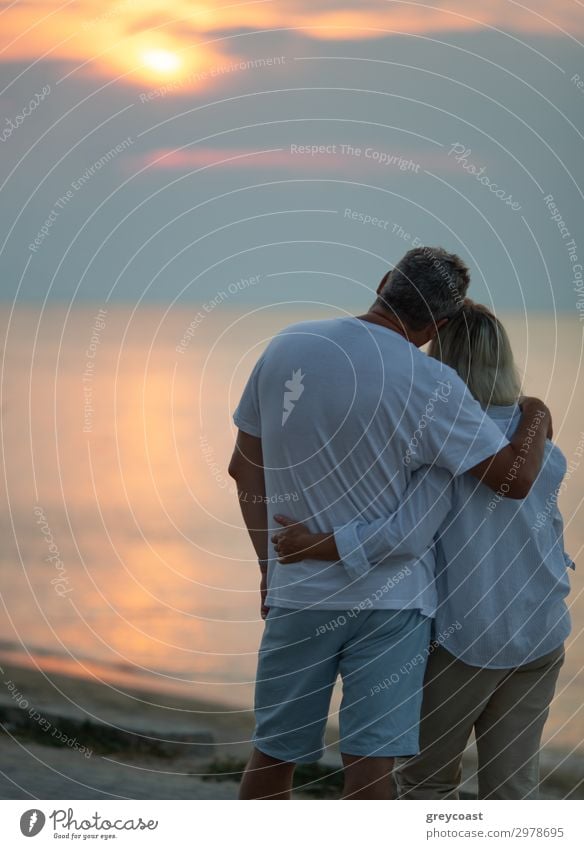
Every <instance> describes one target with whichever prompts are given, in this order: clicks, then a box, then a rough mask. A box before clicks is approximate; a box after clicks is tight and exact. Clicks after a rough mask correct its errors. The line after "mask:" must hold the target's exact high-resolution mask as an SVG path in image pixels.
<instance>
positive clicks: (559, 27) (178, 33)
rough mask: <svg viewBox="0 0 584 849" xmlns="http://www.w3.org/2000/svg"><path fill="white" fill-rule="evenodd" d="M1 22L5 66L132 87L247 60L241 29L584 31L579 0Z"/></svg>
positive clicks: (223, 6) (47, 12) (324, 0)
mask: <svg viewBox="0 0 584 849" xmlns="http://www.w3.org/2000/svg"><path fill="white" fill-rule="evenodd" d="M0 24H1V29H2V33H3V39H2V41H3V43H2V46H1V48H0V60H2V61H4V62H8V61H31V62H32V61H34V60H35V59H37V58H39V57H44V58H45V59H48V60H51V59H52V60H57V61H66V62H68V63H73V67H75V68H77V71H76V72H77V73H83V74H90V75H92V76H98V77H104V78H106V79H112V78H118V77H119V78H121V79H122V80H123V81H125V82H127V83H129V84H134V85H144V84H152V85H155V84H156V83H164V82H165V81H169V80H173V79H178V78H186V77H193V78H194V79H193V80H192V81H191V83H190V87H192V88H196V87H197V86H200V85H201V82H200V81H197V80H196V77H197V75H198V74H200V73H201V72H203V71H204V69H205V68H208V67H210V66H217V65H221V64H224V63H225V62H226V61H227V62H234V61H238V60H241V59H243V58H244V57H245V50H246V39H245V38H237V37H236V36H237V33H238V31H241V30H242V29H248V30H270V29H281V28H290V29H293V30H296V31H298V32H299V33H302V34H303V35H308V36H311V37H313V38H316V39H320V40H331V39H347V38H349V39H360V38H363V39H365V38H375V37H382V36H384V35H389V34H391V33H392V32H395V33H410V34H436V33H441V32H442V33H444V32H453V31H454V32H456V31H472V30H478V29H482V28H485V27H495V28H499V29H503V30H505V31H512V32H513V33H515V34H516V35H517V36H518V37H521V36H522V35H529V34H531V35H533V34H546V35H557V36H563V37H565V38H566V37H577V36H578V35H581V34H583V33H584V15H583V14H582V8H581V6H580V5H579V4H578V3H576V2H575V0H555V1H554V3H553V4H550V3H549V2H548V0H529V8H528V5H527V4H520V3H518V2H515V0H489V2H488V3H486V2H478V0H474V2H473V0H440V1H439V2H437V1H436V0H428V2H425V3H424V2H421V0H408V2H402V0H395V2H390V0H362V2H356V0H248V2H237V0H231V2H229V0H226V2H221V0H218V2H187V0H114V2H111V3H108V4H103V3H101V2H99V0H69V2H57V0H32V2H27V3H16V4H13V5H10V6H6V8H5V9H4V10H3V11H2V12H0ZM230 30H232V31H233V36H230V34H229V31H230ZM255 50H256V51H257V47H256V48H255Z"/></svg>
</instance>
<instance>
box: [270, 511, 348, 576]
mask: <svg viewBox="0 0 584 849" xmlns="http://www.w3.org/2000/svg"><path fill="white" fill-rule="evenodd" d="M274 519H275V520H276V522H278V524H279V525H283V526H284V529H283V530H281V531H278V533H276V534H273V536H272V542H273V544H274V547H275V549H276V554H277V555H278V563H284V564H286V563H299V562H300V561H301V560H338V559H339V553H338V551H337V546H336V543H335V538H334V535H333V534H332V533H329V534H313V533H311V532H310V531H309V530H308V528H307V527H306V525H303V524H302V522H297V521H295V519H291V518H290V517H289V516H282V515H277V516H274Z"/></svg>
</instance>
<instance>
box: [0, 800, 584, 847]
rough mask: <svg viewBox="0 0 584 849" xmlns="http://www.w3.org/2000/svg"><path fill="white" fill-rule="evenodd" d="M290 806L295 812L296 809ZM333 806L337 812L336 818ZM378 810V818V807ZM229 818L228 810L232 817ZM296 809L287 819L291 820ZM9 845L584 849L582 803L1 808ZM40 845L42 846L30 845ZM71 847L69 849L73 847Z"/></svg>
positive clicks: (23, 804)
mask: <svg viewBox="0 0 584 849" xmlns="http://www.w3.org/2000/svg"><path fill="white" fill-rule="evenodd" d="M290 805H291V806H292V807H290ZM333 807H335V808H336V810H334V811H333ZM375 807H376V808H377V811H375V810H374V808H375ZM223 809H224V810H223ZM286 810H288V813H286ZM0 814H1V821H2V832H3V835H2V838H3V839H2V845H3V846H6V847H8V849H12V847H14V846H21V845H28V846H31V845H33V846H38V847H39V848H40V847H41V846H46V845H49V844H50V845H52V846H55V845H56V844H63V843H64V841H69V844H70V843H79V844H84V845H87V844H94V845H95V844H97V845H100V846H102V845H104V842H107V843H109V845H110V846H115V847H119V849H122V847H124V846H128V847H130V846H144V847H148V846H152V847H158V846H160V847H165V849H170V847H171V846H172V847H183V846H184V847H187V846H188V847H196V846H200V845H201V843H204V844H205V845H207V846H210V847H215V846H218V847H235V846H238V845H239V846H243V847H247V846H248V845H254V846H256V845H257V846H259V847H261V846H263V845H270V846H274V847H276V849H289V847H290V849H292V847H294V849H297V847H298V846H300V847H302V849H312V847H315V846H318V845H319V844H320V841H322V846H323V847H325V846H326V847H330V846H333V845H334V846H342V847H350V846H355V847H356V849H363V844H364V842H365V841H371V842H376V843H377V842H378V841H383V843H384V844H385V843H386V842H387V841H391V842H392V843H395V841H396V840H403V841H404V846H405V848H406V849H416V847H422V846H427V847H431V846H432V845H434V846H448V847H453V846H457V847H461V849H462V847H465V846H473V847H483V846H484V847H485V849H486V847H490V846H494V847H495V846H498V847H501V846H504V845H511V844H513V845H515V846H519V847H524V846H539V847H558V849H564V847H576V846H578V847H580V846H582V833H581V826H580V825H579V820H580V819H581V818H582V814H583V805H582V802H578V801H545V802H466V801H464V802H442V803H440V802H418V801H411V802H409V801H403V802H350V803H348V802H335V801H297V802H281V801H276V802H270V803H265V804H264V803H257V802H233V801H192V802H188V801H187V802H185V801H180V802H178V801H177V802H173V801H168V800H163V801H156V800H136V801H111V802H109V801H105V802H104V801H95V802H92V801H87V800H83V801H78V802H76V801H73V802H71V801H56V800H50V801H46V802H45V801H39V800H34V801H33V800H30V801H0ZM31 840H33V841H34V842H33V843H32V844H31V842H30V841H31ZM67 845H68V844H67Z"/></svg>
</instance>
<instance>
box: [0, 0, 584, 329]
mask: <svg viewBox="0 0 584 849" xmlns="http://www.w3.org/2000/svg"><path fill="white" fill-rule="evenodd" d="M0 31H1V33H2V36H1V46H0V63H1V64H0V92H1V93H0V104H1V125H0V202H1V204H2V217H1V221H0V297H1V298H2V299H3V300H4V301H5V302H13V301H15V300H16V301H17V302H26V301H31V300H32V301H41V302H42V301H44V300H45V299H47V300H48V301H49V302H50V301H58V302H66V303H76V302H86V301H92V302H96V303H99V304H101V305H106V304H108V303H114V302H116V301H122V302H130V303H132V304H136V303H148V302H151V301H155V302H163V303H168V304H171V303H176V304H181V303H183V302H184V303H188V304H193V303H194V304H199V305H204V304H206V303H209V302H210V301H211V300H212V299H213V298H216V297H217V296H218V294H220V293H221V292H223V291H225V290H226V288H227V287H228V286H229V285H230V284H236V283H237V282H238V281H241V280H243V281H249V280H252V279H253V278H258V280H259V281H260V283H261V285H256V284H252V285H249V286H247V285H245V284H242V288H241V291H245V303H246V304H254V303H257V304H260V305H263V304H268V303H270V304H272V303H282V304H290V303H292V304H295V303H297V302H299V301H300V302H302V301H306V300H308V301H318V302H322V303H327V304H335V305H338V306H340V307H341V308H342V309H348V310H351V309H358V308H360V307H364V306H367V305H368V303H369V302H370V300H371V297H370V295H371V290H372V289H373V288H375V286H376V284H377V282H378V281H379V279H380V278H381V277H382V276H383V274H384V273H385V271H386V270H387V268H388V267H391V265H392V264H393V263H395V262H396V261H397V260H398V259H399V258H400V256H401V255H402V254H403V253H405V251H406V250H408V249H409V248H411V247H415V246H416V245H417V244H424V243H425V244H430V245H442V246H444V247H446V248H448V249H449V250H453V251H455V252H457V253H459V254H460V255H461V256H462V257H463V258H464V259H465V261H466V262H467V263H468V264H469V266H470V268H471V272H472V293H473V294H474V296H475V297H476V298H477V299H478V300H482V301H486V302H487V303H491V304H492V305H494V306H495V307H496V308H498V309H504V310H511V309H513V310H520V311H525V310H528V311H529V310H533V311H546V312H554V311H558V312H568V313H571V314H573V315H574V316H575V317H578V319H580V318H582V316H583V315H584V289H583V287H582V271H581V264H584V261H583V258H584V235H583V234H582V232H581V228H579V226H578V225H579V223H580V221H581V214H580V211H581V209H582V205H581V204H582V199H583V196H582V156H581V150H582V147H581V144H582V141H583V138H584V136H583V133H584V62H583V51H582V40H583V39H584V6H583V4H582V3H581V2H579V0H559V2H554V3H553V4H550V3H549V2H543V0H529V2H525V3H519V2H516V0H490V2H488V3H486V2H482V3H479V2H477V1H476V0H465V2H462V0H448V2H427V3H422V2H417V0H416V1H414V0H411V1H410V2H392V0H364V2H346V0H341V2H339V0H335V2H333V0H310V2H309V0H253V1H252V2H225V3H223V2H221V0H219V2H215V3H209V2H200V3H192V2H158V0H141V2H138V0H119V2H113V3H108V4H104V3H98V2H91V0H75V2H64V3H59V2H53V0H44V2H39V0H36V2H26V0H20V2H4V3H0Z"/></svg>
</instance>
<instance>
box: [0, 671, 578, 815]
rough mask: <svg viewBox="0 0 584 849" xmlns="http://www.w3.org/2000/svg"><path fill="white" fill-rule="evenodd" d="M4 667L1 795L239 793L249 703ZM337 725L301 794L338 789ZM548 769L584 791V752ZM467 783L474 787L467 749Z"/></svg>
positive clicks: (547, 790)
mask: <svg viewBox="0 0 584 849" xmlns="http://www.w3.org/2000/svg"><path fill="white" fill-rule="evenodd" d="M0 673H1V676H2V681H3V686H2V690H1V692H0V728H1V732H0V763H1V764H2V768H1V770H0V798H2V799H28V798H35V799H236V797H237V779H238V775H239V772H240V770H241V767H242V765H243V763H244V762H245V760H246V758H247V755H248V754H249V751H250V743H249V740H250V735H251V731H252V728H253V717H252V713H251V711H249V710H234V709H233V708H230V707H229V706H226V705H220V704H212V703H210V702H204V701H195V700H192V699H186V698H185V697H183V696H181V695H176V694H171V693H161V692H155V691H148V690H140V689H128V688H127V687H124V688H122V687H120V686H118V685H115V684H113V683H105V682H103V681H99V680H88V679H86V678H81V677H76V676H72V675H63V674H60V673H55V672H52V671H51V672H47V671H46V670H39V669H36V668H26V667H24V666H16V665H12V664H8V663H0ZM335 732H336V729H335V727H334V723H330V729H329V732H328V739H327V744H328V746H327V753H326V755H325V758H324V760H323V762H322V763H323V764H324V770H326V772H327V775H326V778H325V780H319V779H318V776H316V778H313V777H312V775H308V776H305V777H304V778H302V776H301V781H300V786H299V787H298V789H297V791H296V794H295V795H296V797H297V798H315V797H321V798H322V797H324V798H336V797H338V785H339V773H338V770H339V767H340V757H339V753H338V747H337V746H336V745H335V740H336V736H335ZM316 769H317V770H318V769H321V767H318V768H316ZM324 770H323V773H324ZM542 777H543V779H544V780H543V782H542V798H544V799H562V798H584V758H583V757H582V755H580V754H574V753H571V754H570V753H568V752H565V751H562V750H559V749H554V748H551V747H548V748H546V749H545V750H544V752H543V753H542ZM463 791H464V794H465V796H467V797H469V796H472V795H473V793H474V791H475V782H474V779H473V758H472V756H471V755H469V756H468V757H466V758H465V783H464V786H463Z"/></svg>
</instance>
